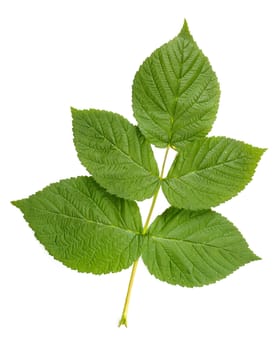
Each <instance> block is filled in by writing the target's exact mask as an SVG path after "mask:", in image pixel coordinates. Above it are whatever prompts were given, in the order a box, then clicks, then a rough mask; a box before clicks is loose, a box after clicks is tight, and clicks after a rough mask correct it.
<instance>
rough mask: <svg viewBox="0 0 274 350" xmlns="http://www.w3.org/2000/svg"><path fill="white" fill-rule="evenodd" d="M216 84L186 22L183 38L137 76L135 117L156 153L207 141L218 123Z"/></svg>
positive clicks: (151, 59)
mask: <svg viewBox="0 0 274 350" xmlns="http://www.w3.org/2000/svg"><path fill="white" fill-rule="evenodd" d="M219 97H220V90H219V83H218V81H217V77H216V74H215V73H214V72H213V70H212V68H211V66H210V63H209V61H208V59H207V57H206V56H205V55H204V54H203V53H202V51H201V50H200V49H199V48H198V46H197V44H196V43H195V41H194V40H193V38H192V36H191V35H190V33H189V30H188V27H187V24H186V22H185V24H184V27H183V29H182V31H181V33H180V34H179V35H178V36H177V37H176V38H175V39H173V40H171V41H170V42H168V43H167V44H165V45H163V46H161V47H160V48H159V49H157V50H156V51H154V52H153V53H152V55H151V56H150V57H149V58H147V59H146V60H145V61H144V63H143V64H142V65H141V67H140V69H139V70H138V72H137V73H136V76H135V78H134V82H133V91H132V101H133V110H134V116H135V118H136V119H137V121H138V125H139V127H140V129H141V131H142V133H143V134H144V135H145V137H146V138H147V139H148V140H149V141H150V142H151V143H153V144H155V145H156V146H159V147H166V146H167V145H171V146H174V147H179V146H182V145H183V144H184V143H185V141H192V140H195V139H197V138H200V137H202V136H205V135H206V134H207V133H208V132H209V131H210V129H211V127H212V124H213V122H214V120H215V118H216V113H217V110H218V104H219Z"/></svg>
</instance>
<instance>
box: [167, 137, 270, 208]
mask: <svg viewBox="0 0 274 350" xmlns="http://www.w3.org/2000/svg"><path fill="white" fill-rule="evenodd" d="M264 151H265V150H264V149H261V148H257V147H253V146H251V145H248V144H245V143H244V142H241V141H236V140H233V139H229V138H225V137H208V138H205V139H200V140H197V141H194V142H192V143H189V144H188V145H186V146H185V147H184V148H183V149H182V151H181V152H179V154H178V155H177V157H176V159H175V161H174V163H173V165H172V167H171V169H170V171H169V173H168V175H167V177H166V179H164V180H163V183H162V189H163V192H164V194H165V196H166V198H167V199H168V201H169V203H170V204H171V205H172V206H174V207H177V208H185V209H191V210H200V209H208V208H210V207H214V206H217V205H219V204H220V203H223V202H225V201H227V200H229V199H231V198H232V197H234V196H235V195H237V194H238V193H239V192H240V191H242V190H243V189H244V188H245V186H246V185H247V184H248V183H249V182H250V181H251V179H252V176H253V174H254V172H255V169H256V166H257V164H258V162H259V160H260V158H261V156H262V154H263V153H264Z"/></svg>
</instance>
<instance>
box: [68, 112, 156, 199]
mask: <svg viewBox="0 0 274 350" xmlns="http://www.w3.org/2000/svg"><path fill="white" fill-rule="evenodd" d="M72 116H73V133H74V144H75V147H76V150H77V152H78V157H79V159H80V161H81V163H82V164H83V165H84V166H85V167H86V168H87V170H88V171H89V172H90V173H91V174H92V175H93V176H94V178H95V180H96V181H97V182H98V183H99V184H100V185H101V186H102V187H104V188H105V189H106V190H107V191H108V192H109V193H111V194H115V195H117V196H119V197H121V198H125V199H131V200H144V199H146V198H150V197H152V195H153V194H154V192H155V191H156V190H157V188H158V187H159V183H160V180H159V170H158V167H157V163H156V161H155V158H154V155H153V152H152V149H151V146H150V145H149V143H148V142H147V141H146V140H145V138H144V136H143V135H142V134H141V133H140V131H139V129H138V128H137V127H135V126H133V125H132V124H130V123H129V122H128V121H127V120H126V119H124V118H123V117H122V116H120V115H118V114H115V113H112V112H107V111H99V110H95V109H90V110H83V111H79V110H76V109H72Z"/></svg>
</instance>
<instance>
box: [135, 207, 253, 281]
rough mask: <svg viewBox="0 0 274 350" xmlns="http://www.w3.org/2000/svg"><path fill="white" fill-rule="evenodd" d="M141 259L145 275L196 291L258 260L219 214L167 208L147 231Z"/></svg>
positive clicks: (209, 211)
mask: <svg viewBox="0 0 274 350" xmlns="http://www.w3.org/2000/svg"><path fill="white" fill-rule="evenodd" d="M142 258H143V261H144V263H145V265H146V266H147V268H148V270H149V272H150V273H151V274H153V275H154V276H155V277H156V278H158V279H160V280H162V281H165V282H168V283H170V284H178V285H181V286H185V287H200V286H203V285H207V284H210V283H214V282H216V281H218V280H220V279H223V278H225V277H226V276H228V275H229V274H231V273H232V272H234V271H235V270H236V269H238V268H239V267H240V266H243V265H245V264H247V263H249V262H251V261H255V260H258V259H259V258H258V257H257V256H256V255H255V254H254V253H253V252H252V251H251V250H250V249H249V248H248V245H247V243H246V241H245V240H244V239H243V237H242V236H241V234H240V232H239V231H238V230H237V228H236V227H235V226H234V225H233V224H232V223H231V222H229V221H228V220H227V219H226V218H224V217H223V216H221V215H220V214H218V213H216V212H214V211H211V210H206V211H195V212H192V211H188V210H183V209H181V210H180V209H176V208H169V209H168V210H166V211H165V212H164V213H163V214H162V215H160V216H158V217H157V218H156V220H155V221H154V222H153V224H152V225H151V227H150V228H149V231H148V235H147V237H146V241H145V244H144V248H143V253H142Z"/></svg>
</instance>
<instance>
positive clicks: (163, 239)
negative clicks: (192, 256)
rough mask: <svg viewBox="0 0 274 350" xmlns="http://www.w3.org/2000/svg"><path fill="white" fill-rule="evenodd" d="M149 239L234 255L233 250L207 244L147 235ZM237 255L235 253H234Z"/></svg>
mask: <svg viewBox="0 0 274 350" xmlns="http://www.w3.org/2000/svg"><path fill="white" fill-rule="evenodd" d="M149 238H151V239H154V240H156V241H160V242H159V243H161V241H168V242H169V241H171V242H172V241H174V242H179V243H182V244H185V243H186V244H191V245H200V246H206V247H210V248H214V249H218V250H225V251H227V252H229V253H231V254H234V253H235V252H236V251H235V250H230V249H227V248H223V247H218V246H215V245H214V244H209V243H202V242H195V241H191V240H188V239H179V238H165V237H160V236H155V235H150V234H149ZM236 253H237V252H236Z"/></svg>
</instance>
